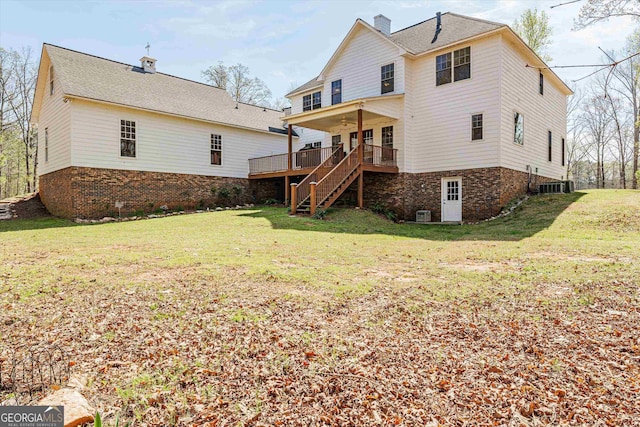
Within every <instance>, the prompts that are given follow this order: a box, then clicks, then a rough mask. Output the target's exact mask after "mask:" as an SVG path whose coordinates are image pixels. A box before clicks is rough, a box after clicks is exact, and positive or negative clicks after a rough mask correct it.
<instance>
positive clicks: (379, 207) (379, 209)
mask: <svg viewBox="0 0 640 427" xmlns="http://www.w3.org/2000/svg"><path fill="white" fill-rule="evenodd" d="M369 209H370V210H371V211H372V212H373V213H377V214H378V215H383V216H385V217H386V218H387V219H388V220H389V221H393V222H395V221H396V219H398V216H397V215H396V213H395V212H394V211H393V210H392V209H389V208H388V207H386V206H385V205H383V204H382V203H380V202H376V203H374V204H373V205H371V207H370V208H369Z"/></svg>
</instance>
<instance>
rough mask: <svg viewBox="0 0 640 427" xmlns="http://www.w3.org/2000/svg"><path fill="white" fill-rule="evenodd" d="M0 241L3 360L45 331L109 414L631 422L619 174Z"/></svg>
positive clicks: (628, 198) (16, 225)
mask: <svg viewBox="0 0 640 427" xmlns="http://www.w3.org/2000/svg"><path fill="white" fill-rule="evenodd" d="M0 261H1V262H0V307H2V309H1V310H0V363H2V362H3V361H4V363H2V369H3V372H2V374H3V375H2V380H3V381H5V378H7V375H6V373H5V372H6V370H7V369H8V368H7V365H8V360H9V359H10V355H11V352H12V350H14V349H16V348H20V346H21V345H24V344H28V343H33V342H43V341H46V342H50V343H55V344H57V345H59V346H60V347H62V348H64V349H65V350H66V351H67V352H68V353H69V354H70V358H71V359H72V361H73V364H74V366H73V371H74V372H76V373H82V374H85V375H87V376H88V378H89V384H88V386H87V389H86V390H84V392H83V393H84V394H85V395H86V396H87V397H88V398H89V400H90V402H91V403H92V404H93V405H94V406H95V407H96V408H97V409H99V410H100V412H101V413H103V415H105V417H106V419H107V420H108V421H109V420H110V421H109V422H113V420H114V419H115V415H116V414H119V415H120V417H121V418H123V419H125V420H135V421H136V425H149V426H151V425H202V424H206V423H207V422H208V423H210V424H209V425H211V426H214V425H323V424H326V425H394V424H395V425H434V426H435V425H438V423H440V424H442V425H520V424H522V425H592V424H595V423H596V421H599V420H605V421H604V422H608V423H612V424H610V425H640V424H638V420H639V419H640V406H639V404H638V401H637V393H640V339H639V338H638V332H637V330H638V326H639V318H640V310H639V307H640V304H639V302H640V296H639V293H638V282H639V280H638V278H639V277H640V192H638V191H630V190H628V191H615V190H599V191H588V192H577V193H574V194H568V195H552V196H537V197H534V198H532V199H531V200H529V201H528V202H526V203H525V204H524V205H523V206H522V207H520V208H518V209H517V210H516V211H515V212H514V213H513V214H512V215H510V216H508V217H505V218H501V219H498V220H495V221H491V222H483V223H480V224H476V225H462V226H421V225H412V224H393V223H390V222H388V221H386V220H384V219H382V218H380V217H378V216H375V215H374V214H372V213H370V212H366V211H357V210H338V209H335V210H330V212H329V216H328V217H327V219H326V220H324V221H319V220H314V219H310V218H304V217H289V216H288V215H287V214H286V210H285V209H284V208H271V207H270V208H256V209H251V210H240V211H223V212H210V213H203V214H193V215H181V216H173V217H167V218H161V219H150V220H144V221H135V222H123V223H109V224H99V225H82V226H79V225H75V224H73V223H71V222H69V221H65V220H59V219H43V220H33V221H22V220H16V221H3V222H0ZM3 393H4V394H3ZM7 395H8V391H6V390H3V389H2V387H0V401H2V400H3V399H4V397H6V396H7ZM279 422H282V423H283V424H278V423H279ZM429 423H431V424H429ZM465 423H466V424H465ZM518 423H520V424H518ZM634 423H636V424H634Z"/></svg>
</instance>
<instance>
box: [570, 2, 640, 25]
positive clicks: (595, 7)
mask: <svg viewBox="0 0 640 427" xmlns="http://www.w3.org/2000/svg"><path fill="white" fill-rule="evenodd" d="M619 16H633V17H636V18H638V17H640V2H639V1H638V0H587V2H586V3H585V4H584V5H583V6H582V7H581V8H580V12H579V14H578V17H577V18H576V19H575V20H574V23H573V29H574V30H581V29H583V28H586V27H588V26H590V25H593V24H595V23H597V22H602V21H606V20H608V19H609V18H612V17H619Z"/></svg>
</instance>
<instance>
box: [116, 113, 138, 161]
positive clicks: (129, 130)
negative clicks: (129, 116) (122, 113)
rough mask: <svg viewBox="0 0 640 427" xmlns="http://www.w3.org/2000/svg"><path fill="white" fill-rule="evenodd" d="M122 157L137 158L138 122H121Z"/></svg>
mask: <svg viewBox="0 0 640 427" xmlns="http://www.w3.org/2000/svg"><path fill="white" fill-rule="evenodd" d="M120 156H122V157H135V156H136V122H134V121H133V120H120Z"/></svg>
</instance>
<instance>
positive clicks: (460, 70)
mask: <svg viewBox="0 0 640 427" xmlns="http://www.w3.org/2000/svg"><path fill="white" fill-rule="evenodd" d="M451 54H452V52H447V53H443V54H442V55H438V56H436V86H440V85H443V84H446V83H451V82H452V81H454V82H457V81H460V80H466V79H469V78H471V46H468V47H465V48H462V49H458V50H454V51H453V64H452V55H451ZM452 65H453V67H452ZM452 71H453V73H452ZM452 74H453V75H452Z"/></svg>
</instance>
